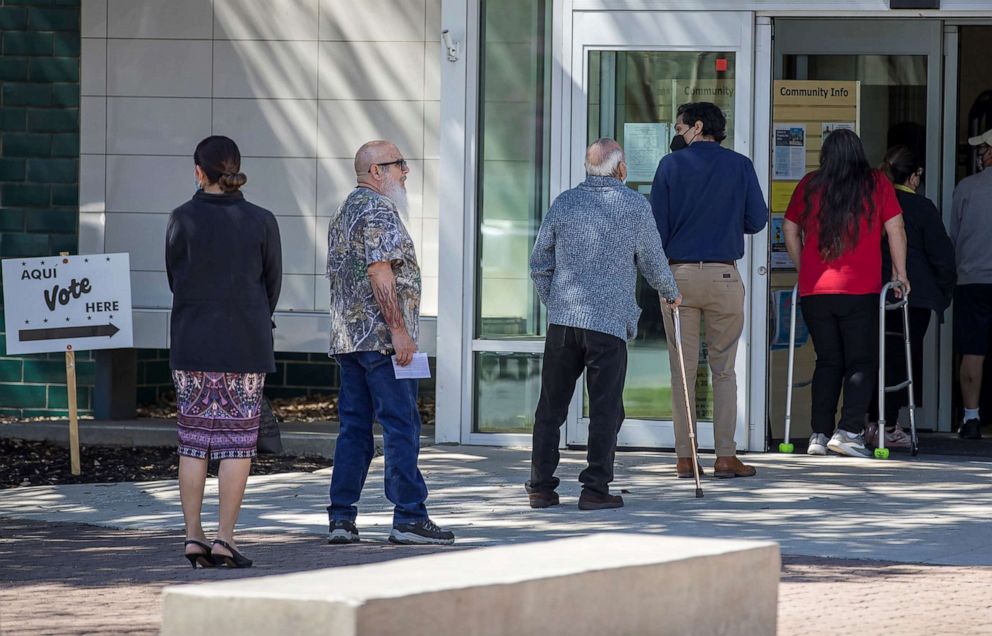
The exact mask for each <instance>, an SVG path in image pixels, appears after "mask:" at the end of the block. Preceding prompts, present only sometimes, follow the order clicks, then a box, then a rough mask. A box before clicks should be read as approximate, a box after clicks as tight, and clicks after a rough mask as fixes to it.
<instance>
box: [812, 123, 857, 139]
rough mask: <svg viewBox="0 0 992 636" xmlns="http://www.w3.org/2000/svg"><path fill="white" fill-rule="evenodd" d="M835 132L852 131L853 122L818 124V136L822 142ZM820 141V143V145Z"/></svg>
mask: <svg viewBox="0 0 992 636" xmlns="http://www.w3.org/2000/svg"><path fill="white" fill-rule="evenodd" d="M835 130H854V122H850V121H842V122H827V121H825V122H823V123H821V124H820V136H821V138H822V141H826V139H827V135H829V134H830V133H832V132H833V131H835ZM822 141H821V143H822Z"/></svg>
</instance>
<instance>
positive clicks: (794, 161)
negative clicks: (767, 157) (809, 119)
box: [773, 124, 806, 181]
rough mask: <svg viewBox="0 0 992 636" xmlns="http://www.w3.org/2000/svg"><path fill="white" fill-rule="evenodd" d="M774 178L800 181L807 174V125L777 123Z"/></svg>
mask: <svg viewBox="0 0 992 636" xmlns="http://www.w3.org/2000/svg"><path fill="white" fill-rule="evenodd" d="M774 170H775V172H774V174H773V178H775V179H780V180H785V181H799V180H800V179H802V178H803V177H804V176H805V175H806V125H805V124H775V152H774Z"/></svg>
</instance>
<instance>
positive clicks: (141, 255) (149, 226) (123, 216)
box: [104, 212, 169, 272]
mask: <svg viewBox="0 0 992 636" xmlns="http://www.w3.org/2000/svg"><path fill="white" fill-rule="evenodd" d="M168 223H169V215H168V214H127V213H123V212H111V213H109V214H107V220H106V240H105V243H104V245H105V249H106V250H107V252H108V253H111V254H113V253H117V252H128V253H130V255H131V258H130V260H131V269H133V270H142V271H155V272H164V271H165V228H166V226H167V225H168Z"/></svg>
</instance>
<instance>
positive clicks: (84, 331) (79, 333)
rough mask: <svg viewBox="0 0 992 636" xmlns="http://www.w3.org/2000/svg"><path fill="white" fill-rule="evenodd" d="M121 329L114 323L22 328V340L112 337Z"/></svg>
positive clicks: (20, 332) (20, 335)
mask: <svg viewBox="0 0 992 636" xmlns="http://www.w3.org/2000/svg"><path fill="white" fill-rule="evenodd" d="M118 331H120V329H118V328H117V326H116V325H115V324H114V323H110V324H109V325H88V326H86V327H52V328H50V329H21V330H20V331H19V332H18V335H19V337H20V341H21V342H30V341H32V340H69V339H72V338H110V337H113V335H114V334H115V333H117V332H118Z"/></svg>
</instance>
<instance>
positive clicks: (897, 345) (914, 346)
mask: <svg viewBox="0 0 992 636" xmlns="http://www.w3.org/2000/svg"><path fill="white" fill-rule="evenodd" d="M932 315H933V311H932V310H930V309H927V308H925V307H910V308H909V352H910V355H912V356H913V401H914V402H916V406H922V405H923V339H924V338H925V337H926V335H927V329H928V328H929V327H930V317H931V316H932ZM885 333H886V338H885V385H886V386H893V385H896V384H899V383H900V382H904V381H905V380H906V345H905V344H904V343H903V339H902V335H901V334H902V310H901V309H899V310H894V311H888V312H886V313H885ZM890 334H896V335H890ZM876 384H877V382H876ZM908 404H909V394H908V393H907V391H906V389H902V390H901V391H896V392H895V393H888V394H886V396H885V424H886V426H895V424H896V423H897V422H896V420H897V419H898V418H899V409H901V408H902V407H904V406H906V405H908ZM868 417H869V419H870V420H871V421H873V422H877V421H878V387H877V386H876V387H875V391H874V392H873V393H872V396H871V410H870V411H869V412H868Z"/></svg>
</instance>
